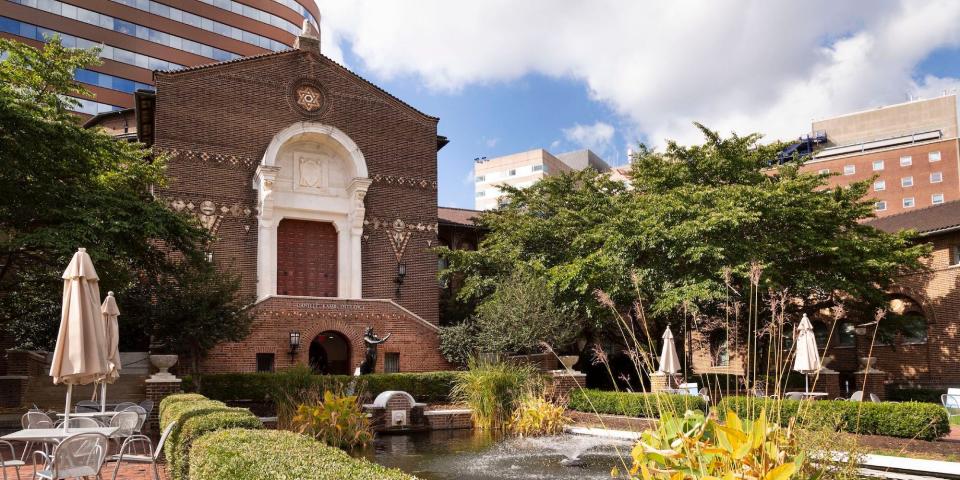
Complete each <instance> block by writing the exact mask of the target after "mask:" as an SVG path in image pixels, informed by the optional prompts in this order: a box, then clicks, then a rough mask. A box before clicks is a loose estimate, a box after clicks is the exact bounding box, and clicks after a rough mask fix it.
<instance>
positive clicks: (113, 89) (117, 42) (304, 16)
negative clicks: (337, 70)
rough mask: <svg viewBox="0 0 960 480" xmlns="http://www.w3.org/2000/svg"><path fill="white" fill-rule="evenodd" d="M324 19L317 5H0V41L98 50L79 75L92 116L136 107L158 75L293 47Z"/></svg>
mask: <svg viewBox="0 0 960 480" xmlns="http://www.w3.org/2000/svg"><path fill="white" fill-rule="evenodd" d="M319 17H320V11H319V9H318V8H317V5H316V3H315V2H314V1H313V0H62V1H61V0H0V36H3V37H6V38H12V39H15V40H18V41H21V42H24V43H28V44H30V45H33V46H40V45H42V43H43V42H44V41H46V39H47V38H49V37H52V36H54V35H59V36H60V38H61V40H62V41H63V44H64V45H66V46H69V47H79V48H90V47H94V46H100V47H101V48H102V51H101V53H100V57H101V58H102V59H103V64H101V65H98V66H91V67H89V68H87V69H81V70H78V71H77V72H76V75H75V76H76V79H77V80H78V81H79V82H80V83H82V84H83V86H84V87H86V89H87V90H89V91H90V92H91V93H92V94H93V98H87V99H82V104H81V107H80V108H79V112H78V113H80V114H81V116H84V117H88V116H92V115H96V114H101V113H107V112H111V111H115V110H121V109H126V108H131V107H133V105H134V98H133V93H134V92H135V91H136V90H152V89H153V73H152V72H153V70H173V69H177V68H180V67H188V66H196V65H202V64H208V63H214V62H221V61H225V60H233V59H237V58H240V57H249V56H253V55H259V54H262V53H267V52H271V51H277V50H283V49H286V48H290V47H291V46H293V43H294V39H295V38H296V37H297V35H298V34H299V33H300V31H301V29H302V27H303V22H304V20H308V21H310V22H312V23H313V24H314V26H316V25H317V22H318V19H319Z"/></svg>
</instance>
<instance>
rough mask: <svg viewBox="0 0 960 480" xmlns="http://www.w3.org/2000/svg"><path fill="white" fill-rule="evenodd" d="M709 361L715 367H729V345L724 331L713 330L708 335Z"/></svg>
mask: <svg viewBox="0 0 960 480" xmlns="http://www.w3.org/2000/svg"><path fill="white" fill-rule="evenodd" d="M710 361H711V363H712V364H713V366H715V367H726V366H728V365H730V344H729V341H728V340H727V331H726V330H722V329H721V330H714V331H713V332H712V333H710Z"/></svg>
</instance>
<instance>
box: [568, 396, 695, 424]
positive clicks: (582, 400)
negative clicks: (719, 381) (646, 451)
mask: <svg viewBox="0 0 960 480" xmlns="http://www.w3.org/2000/svg"><path fill="white" fill-rule="evenodd" d="M567 408H569V409H571V410H576V411H580V412H587V413H606V414H611V415H625V416H628V417H644V418H656V417H659V416H660V412H661V411H662V410H668V411H671V412H674V413H677V414H681V415H682V414H683V412H685V411H687V410H700V411H703V412H705V411H706V408H707V404H706V402H704V400H703V399H702V398H700V397H698V396H695V395H674V394H665V393H633V392H605V391H601V390H575V391H573V392H572V393H571V394H570V402H569V403H568V404H567Z"/></svg>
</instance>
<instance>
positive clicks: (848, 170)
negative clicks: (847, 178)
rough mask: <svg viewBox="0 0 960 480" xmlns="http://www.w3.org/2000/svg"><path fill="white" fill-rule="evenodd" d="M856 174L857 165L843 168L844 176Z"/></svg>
mask: <svg viewBox="0 0 960 480" xmlns="http://www.w3.org/2000/svg"><path fill="white" fill-rule="evenodd" d="M854 173H857V166H856V165H844V166H843V174H844V175H853V174H854Z"/></svg>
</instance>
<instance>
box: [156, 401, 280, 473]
mask: <svg viewBox="0 0 960 480" xmlns="http://www.w3.org/2000/svg"><path fill="white" fill-rule="evenodd" d="M168 400H169V401H168ZM160 412H161V413H160V424H161V426H162V428H166V426H167V425H169V424H170V423H171V422H174V421H176V422H177V424H176V426H174V427H173V430H171V431H170V436H169V437H168V438H167V443H166V444H165V445H164V454H165V455H166V457H167V468H168V471H169V472H170V475H171V477H172V478H173V479H174V480H181V479H186V478H187V466H188V454H189V451H190V446H191V444H192V443H193V441H194V440H196V439H197V437H199V436H201V435H203V434H204V433H207V432H211V431H215V430H223V429H227V428H262V427H263V424H262V423H260V420H259V419H257V417H255V416H254V415H253V414H252V413H250V411H249V410H247V409H244V408H229V407H227V406H226V405H224V404H223V402H218V401H215V400H208V399H206V398H205V397H203V396H201V395H171V396H170V397H167V398H166V399H164V400H163V402H161V404H160Z"/></svg>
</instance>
